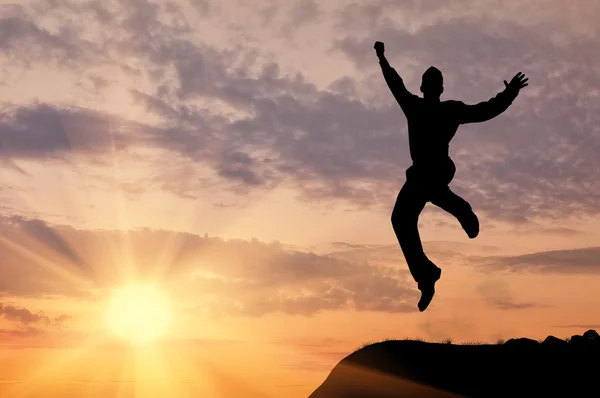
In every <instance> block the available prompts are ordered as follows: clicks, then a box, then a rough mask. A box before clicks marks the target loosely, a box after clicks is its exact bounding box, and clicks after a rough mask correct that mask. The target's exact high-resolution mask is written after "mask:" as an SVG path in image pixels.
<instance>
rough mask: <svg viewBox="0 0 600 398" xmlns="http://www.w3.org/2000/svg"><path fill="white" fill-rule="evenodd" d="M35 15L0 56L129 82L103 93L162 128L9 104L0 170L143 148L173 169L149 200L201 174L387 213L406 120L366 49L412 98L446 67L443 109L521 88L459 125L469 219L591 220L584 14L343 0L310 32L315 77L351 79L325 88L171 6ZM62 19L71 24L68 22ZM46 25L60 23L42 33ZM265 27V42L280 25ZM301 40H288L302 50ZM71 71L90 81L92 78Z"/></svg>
mask: <svg viewBox="0 0 600 398" xmlns="http://www.w3.org/2000/svg"><path fill="white" fill-rule="evenodd" d="M40 4H42V5H40V6H31V7H13V8H11V10H13V11H12V13H8V14H9V15H10V16H9V17H7V18H6V19H4V20H3V21H4V22H3V25H2V26H3V28H2V29H3V32H4V35H3V40H4V41H2V42H0V43H2V44H1V45H3V46H4V48H7V49H10V51H12V53H11V54H12V56H14V57H16V58H18V59H24V60H27V62H29V63H30V64H32V65H33V63H35V62H37V64H36V65H45V64H51V65H55V66H56V65H58V66H57V67H60V68H62V69H61V70H63V71H67V72H69V71H71V72H72V71H74V70H79V69H81V68H82V66H83V65H90V64H93V65H97V66H99V67H100V66H102V67H105V68H107V69H106V71H107V72H105V73H106V74H109V73H111V74H112V73H113V72H112V71H120V72H119V73H121V72H124V71H127V72H125V73H128V74H129V75H128V76H130V77H131V78H127V79H122V82H119V84H118V86H119V87H121V88H125V90H126V91H127V92H128V93H129V94H130V96H131V100H132V102H133V103H135V104H136V105H137V106H144V107H145V112H146V114H145V115H144V117H146V116H148V115H150V116H152V117H153V119H154V120H159V121H156V122H153V123H147V122H146V123H142V122H141V121H140V120H137V121H136V120H126V118H125V117H117V116H111V115H106V114H103V113H101V112H99V111H93V110H90V109H85V108H82V107H72V106H62V105H61V106H59V105H56V104H54V105H52V106H50V105H46V104H41V105H40V104H37V105H24V106H21V107H16V106H14V107H12V109H10V110H9V111H7V112H5V113H4V114H3V118H2V120H1V122H0V145H2V149H3V156H4V157H9V158H10V157H28V158H43V157H44V156H50V155H52V156H56V155H57V154H61V155H64V154H66V153H75V152H78V151H79V152H80V153H85V154H86V155H87V156H91V155H92V154H94V155H98V154H101V153H104V154H105V155H107V154H109V153H110V151H111V150H112V148H113V147H112V146H113V145H114V147H116V148H127V149H132V148H148V147H150V148H153V149H160V150H161V151H163V152H164V153H165V154H166V155H167V156H170V157H171V158H172V159H173V161H172V162H155V163H152V167H153V171H155V172H154V173H153V175H155V176H156V177H155V179H156V182H157V184H155V185H152V186H149V187H147V188H146V189H165V190H169V191H171V192H174V193H177V194H179V195H180V196H182V197H185V198H194V197H198V195H199V194H200V186H201V185H202V184H199V183H198V181H199V179H201V181H202V182H204V181H207V180H208V181H210V184H211V185H212V186H217V185H218V186H220V187H221V186H227V187H228V189H232V190H233V192H234V193H236V194H242V193H249V192H253V191H255V190H270V189H275V188H277V187H280V186H283V185H285V186H287V187H293V188H294V189H296V190H297V191H298V192H299V194H300V198H301V199H302V200H309V201H315V200H317V201H322V200H344V201H346V202H348V203H351V204H354V205H357V206H361V207H375V208H380V209H381V208H383V207H384V206H385V208H386V209H387V207H388V206H389V203H387V202H384V200H385V201H387V200H388V195H387V192H392V191H396V190H397V189H398V188H399V186H400V184H401V183H402V180H403V168H404V167H406V166H408V165H409V164H410V159H409V158H408V143H407V140H406V123H405V120H404V117H403V115H402V114H401V112H400V110H399V108H398V107H397V105H396V104H394V103H393V99H392V97H391V96H390V94H389V92H388V90H387V88H386V87H385V83H384V81H383V78H382V77H381V72H380V71H379V70H378V65H377V62H376V58H375V57H374V53H373V49H372V42H373V41H374V37H377V38H379V39H381V40H384V41H385V42H386V43H387V44H388V52H389V56H390V59H391V60H392V62H393V64H394V65H395V66H397V68H398V70H399V71H401V73H402V75H403V76H405V80H406V82H407V85H408V86H409V88H411V89H413V90H416V88H417V87H418V83H419V79H420V75H421V73H422V71H423V70H424V69H425V68H426V67H427V66H429V65H438V66H439V67H440V68H441V69H442V70H443V71H444V73H445V79H446V80H445V81H446V93H447V94H446V95H447V96H448V98H450V96H451V97H454V98H458V99H461V100H464V101H465V102H479V101H481V100H486V99H488V98H490V97H491V96H493V95H495V94H496V92H498V91H499V90H501V89H502V88H503V84H502V80H504V79H509V78H510V77H511V76H512V75H513V74H514V73H516V72H517V71H519V70H523V71H524V72H525V73H526V74H527V75H528V76H529V77H530V79H531V80H530V86H529V87H528V88H527V89H526V90H524V91H523V93H522V95H521V96H520V97H519V98H518V99H517V100H516V101H515V103H514V105H513V106H512V107H511V108H510V109H509V110H508V111H507V112H506V113H505V114H504V115H502V116H500V117H499V118H497V119H496V120H493V121H490V122H487V123H486V124H484V125H477V126H468V127H467V126H465V127H464V128H461V130H460V131H459V133H458V135H457V137H456V139H455V142H454V143H453V146H452V148H451V151H452V154H453V157H454V158H455V160H456V163H457V165H458V172H457V176H456V180H455V182H454V183H453V187H454V189H455V190H456V191H457V193H459V194H461V195H463V196H465V198H467V199H468V200H469V201H470V202H471V203H472V204H473V205H474V207H475V209H476V210H477V211H478V212H486V213H487V214H488V215H489V217H492V218H495V219H497V220H505V221H510V222H513V223H524V222H528V221H531V220H533V219H536V218H546V219H551V220H557V219H563V218H565V217H568V216H570V215H575V214H576V215H586V214H588V215H594V214H598V212H599V211H600V207H599V206H598V203H600V200H598V199H600V184H598V183H597V182H596V181H595V180H594V179H593V178H591V176H593V175H594V173H595V172H596V171H597V170H599V169H600V160H598V157H597V156H596V154H597V152H598V149H599V148H600V141H598V137H599V136H600V135H599V134H597V133H598V128H600V127H598V126H600V119H599V118H600V116H599V115H598V113H597V109H596V106H595V103H596V102H597V101H596V99H597V95H598V93H597V89H596V88H595V84H594V83H595V81H596V78H597V74H598V70H597V68H596V67H595V65H596V64H598V61H600V59H598V57H599V55H598V52H597V51H596V40H595V39H596V38H597V36H598V35H597V33H598V32H597V28H594V26H595V25H593V24H592V23H591V21H592V20H593V18H592V16H595V15H597V10H595V9H594V8H593V7H591V6H590V7H585V6H584V7H581V9H584V10H585V11H582V10H581V9H578V8H577V7H575V8H574V7H573V6H568V5H566V4H563V3H562V2H559V1H555V2H553V3H552V7H546V6H544V7H532V6H529V5H526V4H525V5H523V4H520V3H517V2H514V3H506V2H503V3H500V2H496V3H494V4H495V6H494V7H495V13H494V16H493V17H492V16H490V15H489V13H487V12H484V11H485V9H484V7H483V6H481V5H478V3H477V2H474V1H472V0H470V1H460V2H456V3H453V2H436V3H433V2H425V3H423V2H415V1H404V2H399V3H398V2H390V1H382V2H375V3H372V2H370V3H369V4H366V5H365V4H364V3H363V4H361V3H353V4H352V5H349V6H347V7H343V9H342V10H337V11H331V10H329V11H327V12H333V14H328V18H329V16H331V17H332V18H331V21H332V22H331V24H332V26H327V27H324V28H323V29H324V33H327V34H330V35H331V36H328V37H324V38H323V41H329V43H331V46H332V47H335V48H337V49H338V50H340V51H341V53H342V54H343V55H344V56H345V57H346V59H345V60H343V61H340V60H339V57H338V55H339V54H333V55H332V54H331V53H330V54H327V55H325V54H320V55H318V54H317V53H316V52H315V53H314V56H315V57H318V58H317V59H316V60H315V62H320V63H323V69H326V66H327V65H329V62H330V60H331V62H334V58H335V59H336V60H337V61H340V62H347V63H349V65H351V66H353V67H354V68H355V69H354V72H352V68H351V67H350V66H349V67H348V68H347V69H344V70H345V72H344V74H341V75H340V76H339V78H337V79H334V80H335V81H332V82H330V83H331V84H323V83H322V82H321V83H320V84H317V83H316V80H318V79H317V77H318V76H310V75H309V74H308V73H304V72H303V71H301V66H296V67H295V69H294V68H290V67H289V66H288V67H284V61H283V59H285V57H286V56H287V55H289V54H291V52H292V51H293V50H291V49H290V50H289V51H290V53H289V54H288V53H286V54H280V57H279V58H277V59H272V58H271V57H270V54H269V52H270V51H272V48H271V47H269V49H266V48H263V46H262V45H263V43H262V42H261V40H262V36H261V35H263V34H264V35H265V37H267V36H268V34H269V33H273V32H271V31H269V29H271V28H268V27H266V26H261V27H260V29H258V28H257V30H256V32H254V33H252V32H250V31H248V29H250V28H249V27H247V26H246V27H244V26H237V28H239V29H242V30H241V31H235V33H232V35H235V37H236V40H233V38H230V37H229V36H228V35H226V34H224V38H223V40H220V41H219V42H218V43H216V42H208V41H206V40H205V39H197V38H196V37H195V36H194V34H193V33H194V32H195V31H194V29H195V28H194V25H193V24H192V23H191V21H190V19H189V18H188V16H187V15H186V12H185V10H186V8H184V7H183V6H180V4H178V3H176V2H166V3H165V2H160V3H157V2H150V1H146V0H136V1H132V2H127V3H119V4H112V3H111V4H110V5H105V4H104V3H100V2H96V1H89V2H86V3H83V4H78V5H77V6H75V3H72V2H70V1H53V2H51V3H40ZM49 4H51V5H52V7H48V5H49ZM290 4H291V9H292V10H295V11H294V12H293V13H292V14H293V15H295V17H294V18H293V19H294V21H295V22H293V23H291V25H293V26H295V27H299V26H303V24H306V23H311V22H312V21H315V20H316V19H318V18H317V17H318V16H319V15H321V13H323V12H325V11H324V10H323V9H321V7H318V6H316V5H315V4H316V3H314V2H294V3H290ZM540 4H541V3H540ZM193 5H194V6H195V7H196V8H195V9H196V10H198V9H199V10H200V11H201V12H204V13H205V14H206V11H207V10H209V9H210V10H211V13H210V16H211V17H214V18H215V19H214V21H212V22H211V23H214V24H216V25H219V26H234V25H235V22H232V21H230V20H227V19H226V18H225V17H224V15H225V14H223V15H222V14H218V15H213V14H212V5H213V3H210V5H211V7H210V8H207V7H208V3H207V2H197V1H196V2H194V4H193ZM538 5H539V4H538ZM486 7H487V6H486ZM542 8H543V10H544V11H543V12H542V11H540V10H541V9H542ZM269 9H270V8H269V6H268V4H267V7H266V8H264V9H263V11H265V12H266V10H269ZM277 9H278V10H279V8H277ZM75 10H79V11H78V15H81V18H80V17H78V18H73V19H71V20H69V22H65V18H64V15H71V13H73V12H75ZM281 10H283V8H282V9H281ZM281 10H279V11H281ZM561 10H562V11H561ZM42 14H43V15H44V19H43V20H42V18H41V15H42ZM566 15H569V17H567V16H566ZM205 16H206V15H205ZM223 18H225V19H223ZM567 18H577V19H578V20H577V22H579V23H577V24H572V23H571V22H573V21H571V20H567ZM259 19H260V18H259ZM52 20H56V21H58V20H60V21H61V26H63V28H61V29H59V30H56V29H54V30H52V29H50V25H48V22H47V21H52ZM318 20H319V23H323V21H325V20H326V19H325V18H320V19H318ZM335 21H337V22H335ZM62 22H64V24H62ZM567 22H569V23H567ZM253 23H254V22H253ZM257 23H258V22H257ZM46 25H47V26H46ZM263 25H264V24H263ZM252 26H254V25H252ZM244 29H245V30H244ZM272 29H274V30H276V31H277V32H276V33H277V34H278V36H277V38H279V37H280V36H281V35H280V32H279V30H278V29H279V28H278V27H275V28H272ZM302 32H303V30H298V31H294V35H293V36H290V37H288V38H287V39H285V40H287V42H286V43H288V44H290V43H293V42H294V40H295V41H298V40H302V39H301V38H302V37H304V36H300V35H302V34H303V33H302ZM284 36H285V35H284ZM240 37H243V38H245V40H246V41H240V40H238V39H239V38H240ZM298 37H300V38H298ZM259 39H260V40H259ZM23 40H25V41H27V43H30V44H31V45H30V46H29V47H32V48H36V49H38V48H40V49H43V50H39V51H37V52H36V51H33V52H32V53H33V54H34V55H35V57H33V56H30V55H28V54H27V53H25V52H20V51H17V50H16V49H17V48H24V47H21V46H20V45H19V46H17V45H16V44H14V43H20V41H23ZM273 40H274V42H276V41H277V40H275V39H273ZM229 41H231V43H233V42H234V41H235V43H236V44H232V45H231V46H229V44H230V43H229ZM264 47H268V46H264ZM286 48H291V47H290V46H287V47H286ZM286 51H287V50H286ZM312 54H313V53H311V55H312ZM32 57H33V58H32ZM336 57H337V58H336ZM337 61H336V62H337ZM345 65H346V64H345ZM78 68H79V69H78ZM108 71H111V72H108ZM90 73H91V72H90ZM116 75H117V73H116V72H115V76H116ZM85 76H86V78H88V79H90V81H91V82H92V83H93V81H92V80H91V79H93V78H96V79H97V78H98V77H101V78H102V76H104V75H101V74H100V75H99V74H98V72H94V73H92V74H91V75H89V76H88V75H87V74H86V75H85ZM133 77H135V79H134V78H133ZM105 80H106V79H105ZM96 81H97V80H96ZM127 117H132V116H131V115H128V116H127ZM140 119H141V117H140ZM109 137H110V140H109ZM140 161H145V162H149V161H150V159H149V158H147V157H143V158H142V159H140ZM182 170H185V171H189V172H185V173H183V172H182Z"/></svg>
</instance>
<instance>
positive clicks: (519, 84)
mask: <svg viewBox="0 0 600 398" xmlns="http://www.w3.org/2000/svg"><path fill="white" fill-rule="evenodd" d="M528 80H529V78H525V75H524V74H523V73H521V72H519V73H517V74H516V75H515V76H514V77H513V78H512V80H511V81H510V83H507V82H506V80H505V81H504V85H505V86H506V88H507V89H509V90H514V91H516V92H519V90H521V89H522V88H523V87H527V86H528V85H529V84H528V83H527V81H528Z"/></svg>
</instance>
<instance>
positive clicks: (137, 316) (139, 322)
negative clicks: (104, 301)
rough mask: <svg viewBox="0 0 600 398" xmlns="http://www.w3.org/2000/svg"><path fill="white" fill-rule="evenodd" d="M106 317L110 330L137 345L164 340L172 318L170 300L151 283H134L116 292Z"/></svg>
mask: <svg viewBox="0 0 600 398" xmlns="http://www.w3.org/2000/svg"><path fill="white" fill-rule="evenodd" d="M106 315H107V316H106V321H107V326H108V328H109V329H110V330H111V331H112V332H113V333H114V334H116V335H117V336H118V337H120V338H122V339H124V340H126V341H128V342H129V343H131V344H134V345H139V344H144V343H152V342H154V341H156V340H158V339H159V338H160V337H162V336H163V335H164V333H165V332H166V331H167V329H168V327H169V325H170V323H171V316H172V314H171V306H170V303H169V300H168V298H167V297H166V295H165V294H164V293H163V292H161V291H160V290H159V289H157V288H156V287H154V286H153V285H151V284H132V285H127V286H123V287H122V288H120V289H117V290H115V292H114V294H113V296H112V297H111V299H110V301H109V305H108V310H107V314H106Z"/></svg>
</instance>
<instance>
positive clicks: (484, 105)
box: [457, 72, 529, 124]
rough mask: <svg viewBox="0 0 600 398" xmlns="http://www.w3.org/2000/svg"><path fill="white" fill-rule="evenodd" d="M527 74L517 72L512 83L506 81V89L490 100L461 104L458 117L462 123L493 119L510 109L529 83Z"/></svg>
mask: <svg viewBox="0 0 600 398" xmlns="http://www.w3.org/2000/svg"><path fill="white" fill-rule="evenodd" d="M527 80H529V79H528V78H527V79H526V78H525V75H524V74H522V73H521V72H519V73H517V74H516V75H515V76H514V77H513V78H512V80H511V81H510V83H507V82H506V80H505V81H504V85H505V89H504V91H502V92H501V93H499V94H498V95H496V96H495V97H494V98H492V99H490V100H489V101H485V102H480V103H478V104H476V105H466V104H464V103H462V102H461V103H460V104H461V105H460V106H459V107H458V109H457V118H458V121H459V123H460V124H466V123H480V122H485V121H487V120H490V119H493V118H495V117H496V116H498V115H500V114H501V113H502V112H504V111H505V110H507V109H508V107H509V106H510V105H511V104H512V103H513V101H514V100H515V98H517V95H519V91H520V90H521V89H522V88H523V87H526V86H527V85H528V83H527Z"/></svg>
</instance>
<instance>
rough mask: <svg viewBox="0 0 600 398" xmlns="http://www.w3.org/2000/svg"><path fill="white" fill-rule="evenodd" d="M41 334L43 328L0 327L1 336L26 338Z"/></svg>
mask: <svg viewBox="0 0 600 398" xmlns="http://www.w3.org/2000/svg"><path fill="white" fill-rule="evenodd" d="M43 334H44V331H43V330H41V329H38V328H33V327H23V328H18V329H0V337H2V338H15V337H17V338H23V337H25V338H27V337H36V336H41V335H43Z"/></svg>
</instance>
